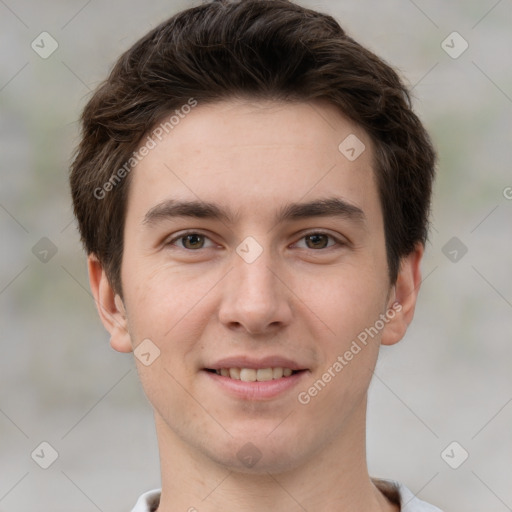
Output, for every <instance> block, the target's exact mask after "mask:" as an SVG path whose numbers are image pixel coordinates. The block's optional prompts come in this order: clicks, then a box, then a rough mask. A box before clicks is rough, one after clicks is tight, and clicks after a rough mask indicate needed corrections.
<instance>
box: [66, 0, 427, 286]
mask: <svg viewBox="0 0 512 512" xmlns="http://www.w3.org/2000/svg"><path fill="white" fill-rule="evenodd" d="M236 97H251V98H254V99H271V100H281V101H294V102H296V101H301V102H308V101H314V100H327V101H328V102H329V103H330V104H332V105H334V106H335V107H337V108H338V109H339V111H341V113H342V114H344V115H345V116H347V117H348V118H349V119H351V120H352V121H354V122H355V123H357V124H358V125H359V126H361V127H362V128H364V129H365V131H366V132H367V133H368V135H369V136H370V137H371V139H372V141H373V144H374V147H375V155H376V162H375V169H374V171H375V173H376V181H377V186H378V191H379V197H380V201H381V207H382V212H383V218H384V225H385V238H386V250H387V260H388V268H389V279H390V281H391V283H394V282H395V281H396V278H397V275H398V270H399V265H400V259H401V258H402V257H403V256H406V255H407V254H409V253H411V252H412V251H413V250H414V248H415V246H416V245H417V243H418V242H421V243H423V244H425V242H426V239H427V233H428V216H429V211H430V198H431V190H432V181H433V177H434V168H435V160H436V155H435V151H434V149H433V147H432V144H431V141H430V138H429V136H428V134H427V132H426V130H425V129H424V127H423V126H422V124H421V122H420V121H419V119H418V117H417V116H416V115H415V114H414V113H413V111H412V108H411V99H410V96H409V93H408V90H407V88H406V87H405V86H404V84H403V83H402V81H401V80H400V78H399V77H398V75H397V73H396V72H395V71H394V70H393V69H392V68H391V67H390V66H389V65H387V64H386V63H385V62H383V61H382V60H381V59H380V58H378V57H377V56H376V55H375V54H373V53H372V52H370V51H369V50H367V49H366V48H364V47H362V46H361V45H360V44H358V43H357V42H355V41H354V40H353V39H352V38H351V37H349V36H348V35H347V34H346V33H345V31H344V30H343V29H342V28H341V27H340V26H339V24H338V23H337V22H336V21H335V20H334V19H333V18H332V17H331V16H328V15H325V14H322V13H318V12H316V11H313V10H309V9H306V8H303V7H301V6H299V5H296V4H294V3H293V2H291V1H287V0H241V1H239V2H231V1H229V0H218V1H214V2H211V3H208V4H204V5H201V6H198V7H194V8H191V9H187V10H185V11H182V12H180V13H178V14H176V15H175V16H173V17H171V18H170V19H169V20H167V21H165V22H164V23H162V24H160V25H159V26H158V27H156V28H155V29H153V30H151V31H150V32H149V33H148V34H147V35H145V36H144V37H143V38H142V39H140V40H139V41H138V42H137V43H135V44H134V45H133V46H132V47H131V48H130V49H129V50H128V51H126V52H125V53H124V54H123V55H122V56H121V57H120V58H119V60H118V61H117V63H116V64H115V66H114V68H113V70H112V71H111V73H110V76H109V77H108V78H107V80H106V81H105V82H104V83H103V84H101V85H100V86H99V87H98V89H97V90H96V91H95V92H94V94H93V96H92V98H91V99H90V100H89V102H88V103H87V105H86V107H85V109H84V111H83V114H82V119H81V120H82V138H81V142H80V144H79V146H78V148H77V151H76V155H75V158H74V161H73V164H72V169H71V176H70V183H71V191H72V197H73V203H74V211H75V215H76V217H77V220H78V225H79V229H80V233H81V238H82V242H83V243H84V246H85V248H86V251H87V252H88V253H89V254H90V253H94V254H95V255H96V256H97V257H98V259H99V261H100V262H101V264H102V266H103V267H104V268H105V270H106V272H107V276H108V278H109V281H110V283H111V285H112V286H113V288H114V290H115V291H116V292H117V293H120V294H121V293H122V287H121V278H120V269H121V261H122V255H123V230H124V220H125V214H126V202H127V201H126V198H127V190H128V186H129V183H130V179H129V178H130V174H128V173H123V176H124V175H126V179H122V180H119V183H117V182H116V183H114V184H113V185H115V186H109V187H108V193H106V194H102V197H99V198H98V193H97V192H95V191H97V190H100V189H101V190H105V189H103V188H102V187H104V185H105V184H106V183H108V182H109V180H110V182H111V183H112V178H113V177H115V173H116V172H117V171H118V170H120V169H122V168H124V169H125V170H126V169H127V167H126V163H127V162H128V161H130V158H132V157H133V153H134V151H135V150H136V149H137V147H139V145H140V141H141V140H142V138H143V137H144V135H146V134H147V133H148V131H149V130H150V129H152V128H153V127H154V126H155V125H156V124H157V123H158V122H159V121H160V120H161V119H162V118H163V117H164V116H165V115H169V113H170V112H172V111H173V110H174V109H177V108H180V107H181V106H183V105H185V104H187V103H188V102H189V101H190V99H191V98H194V101H197V102H199V103H212V102H216V101H220V100H226V99H230V98H236ZM128 170H129V168H128Z"/></svg>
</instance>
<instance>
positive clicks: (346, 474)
mask: <svg viewBox="0 0 512 512" xmlns="http://www.w3.org/2000/svg"><path fill="white" fill-rule="evenodd" d="M82 123H83V133H82V140H81V143H80V146H79V148H78V151H77V154H76V157H75V160H74V163H73V166H72V174H71V188H72V195H73V201H74V207H75V214H76V216H77V219H78V222H79V227H80V232H81V235H82V240H83V242H84V245H85V248H86V250H87V252H88V255H89V257H88V266H89V277H90V285H91V289H92V291H93V294H94V297H95V299H96V302H97V305H98V311H99V314H100V317H101V320H102V321H103V324H104V325H105V327H106V329H107V330H108V331H109V333H110V335H111V345H112V347H113V348H114V349H115V350H118V351H120V352H131V351H134V353H135V356H136V362H137V367H138V371H139V375H140V378H141V382H142V385H143V388H144V390H145V393H146V395H147V397H148V399H149V401H150V403H151V404H152V406H153V409H154V415H155V422H156V430H157V437H158V443H159V451H160V460H161V477H162V488H161V490H160V489H158V490H155V491H150V492H148V493H145V494H144V495H143V496H141V497H140V499H139V501H138V503H137V504H136V506H135V508H134V509H133V510H134V511H137V512H139V511H149V510H151V511H155V510H158V512H176V511H187V510H188V511H191V512H192V511H199V512H211V511H219V510H223V511H234V510H236V511H238V512H242V511H260V510H267V511H276V512H277V511H287V512H290V511H304V510H308V511H314V512H327V511H332V510H340V511H344V512H356V511H362V510H364V511H369V512H378V511H379V512H382V511H386V512H391V511H398V510H403V511H408V512H412V511H436V510H437V511H438V510H439V509H437V508H436V507H433V506H431V505H428V504H426V503H424V502H421V501H420V500H418V499H417V498H415V497H414V496H413V495H412V493H411V492H410V491H409V490H408V489H407V488H406V487H405V486H403V485H401V484H399V483H397V482H393V481H385V480H377V479H371V478H370V476H369V474H368V468H367V464H366V447H365V427H366V403H367V393H368V387H369V384H370V380H371V377H372V372H373V369H374V367H375V364H376V361H377V357H378V352H379V347H380V345H381V344H385V345H391V344H394V343H397V342H398V341H399V340H400V339H401V338H402V337H403V336H404V334H405V332H406V329H407V326H408V325H409V323H410V322H411V320H412V317H413V313H414V308H415V303H416V297H417V293H418V289H419V286H420V281H421V275H420V263H421V258H422V255H423V250H424V244H425V241H426V237H427V226H428V213H429V208H430V194H431V187H432V180H433V176H434V166H435V152H434V150H433V148H432V145H431V143H430V139H429V137H428V135H427V133H426V131H425V130H424V128H423V126H422V125H421V123H420V121H419V120H418V118H417V117H416V115H415V114H414V113H413V112H412V110H411V108H410V101H409V97H408V93H407V91H406V89H405V87H404V86H403V84H402V83H401V81H400V79H399V78H398V76H397V75H396V73H395V72H394V71H393V70H392V69H391V68H390V67H389V66H387V65H386V64H385V63H384V62H382V61H381V60H380V59H379V58H378V57H376V56H375V55H374V54H372V53H371V52H369V51H368V50H366V49H365V48H363V47H361V46H360V45H359V44H358V43H356V42H355V41H353V40H352V39H351V38H350V37H348V36H347V35H346V34H345V33H344V31H343V30H342V29H341V28H340V26H339V25H338V24H337V23H336V22H335V21H334V20H333V19H332V18H331V17H329V16H326V15H323V14H320V13H317V12H314V11H311V10H307V9H304V8H302V7H300V6H298V5H296V4H294V3H291V2H288V1H286V0H275V1H268V0H245V1H244V0H243V1H241V2H236V3H234V2H229V1H227V0H221V1H218V2H213V3H209V4H205V5H201V6H199V7H195V8H192V9H188V10H186V11H183V12H181V13H178V14H177V15H176V16H174V17H172V18H171V19H170V20H168V21H166V22H165V23H163V24H161V25H160V26H159V27H157V28H156V29H154V30H152V31H151V32H150V33H149V34H147V35H146V36H145V37H143V38H142V39H141V40H140V41H138V42H137V43H136V44H135V45H134V46H133V47H132V48H130V49H129V50H128V51H127V52H126V53H125V54H124V55H123V56H121V58H120V59H119V61H118V62H117V64H116V66H115V67H114V69H113V70H112V72H111V74H110V76H109V78H108V79H107V80H106V81H105V82H104V83H103V84H102V85H101V86H100V87H99V88H98V89H97V91H96V92H95V93H94V95H93V97H92V98H91V99H90V101H89V103H88V104H87V106H86V108H85V110H84V113H83V118H82Z"/></svg>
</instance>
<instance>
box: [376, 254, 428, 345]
mask: <svg viewBox="0 0 512 512" xmlns="http://www.w3.org/2000/svg"><path fill="white" fill-rule="evenodd" d="M423 252H424V247H423V244H418V245H417V246H416V248H415V250H414V251H413V252H411V253H410V254H408V255H407V256H405V257H404V258H402V260H401V262H400V270H399V272H398V278H397V280H396V283H395V284H394V286H393V289H392V291H391V294H390V298H389V301H388V312H389V313H391V311H392V310H393V311H394V315H393V316H392V317H391V314H389V315H388V316H389V317H390V321H389V323H387V324H386V326H385V328H384V330H383V332H382V338H381V344H382V345H394V344H395V343H398V342H399V341H400V340H401V339H402V338H403V337H404V335H405V333H406V331H407V328H408V326H409V324H410V323H411V322H412V319H413V317H414V309H415V307H416V300H417V298H418V292H419V289H420V284H421V270H420V265H421V259H422V257H423Z"/></svg>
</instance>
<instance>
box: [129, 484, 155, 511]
mask: <svg viewBox="0 0 512 512" xmlns="http://www.w3.org/2000/svg"><path fill="white" fill-rule="evenodd" d="M160 491H161V489H153V490H152V491H148V492H145V493H144V494H142V495H141V496H140V497H139V499H138V500H137V503H135V507H133V508H132V511H131V512H155V510H156V509H157V507H158V504H159V503H160Z"/></svg>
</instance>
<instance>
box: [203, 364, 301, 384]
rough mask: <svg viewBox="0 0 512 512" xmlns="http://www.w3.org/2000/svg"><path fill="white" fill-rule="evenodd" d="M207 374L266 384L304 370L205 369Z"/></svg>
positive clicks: (280, 367)
mask: <svg viewBox="0 0 512 512" xmlns="http://www.w3.org/2000/svg"><path fill="white" fill-rule="evenodd" d="M205 370H206V371H207V372H210V373H215V374H216V375H220V376H222V377H227V378H228V379H233V380H240V381H242V382H268V381H271V380H278V379H283V378H288V377H291V376H292V375H295V374H297V373H301V372H305V371H306V370H292V369H291V368H283V367H282V366H277V367H268V368H238V367H232V368H219V369H214V368H205Z"/></svg>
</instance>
